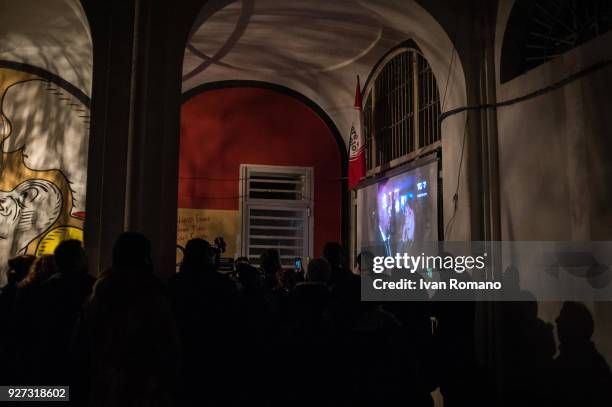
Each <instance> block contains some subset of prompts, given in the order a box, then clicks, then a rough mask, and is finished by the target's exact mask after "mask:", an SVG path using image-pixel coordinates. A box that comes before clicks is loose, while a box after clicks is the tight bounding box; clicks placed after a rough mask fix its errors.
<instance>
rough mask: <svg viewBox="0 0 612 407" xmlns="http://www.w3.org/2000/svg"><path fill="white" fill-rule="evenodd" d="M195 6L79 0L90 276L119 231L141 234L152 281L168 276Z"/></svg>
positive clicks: (191, 2)
mask: <svg viewBox="0 0 612 407" xmlns="http://www.w3.org/2000/svg"><path fill="white" fill-rule="evenodd" d="M204 3H205V2H202V1H197V0H187V1H183V2H182V3H181V7H177V5H176V4H175V3H172V2H150V1H141V0H107V1H104V2H101V1H96V0H83V6H84V8H85V10H86V13H87V15H88V18H89V21H90V25H91V31H92V37H93V44H94V75H93V91H92V118H91V134H90V150H89V164H88V185H87V194H88V195H87V197H88V199H87V220H86V225H85V247H86V250H87V253H88V256H89V261H90V267H91V271H92V272H93V273H94V274H97V273H100V272H101V271H103V270H104V269H106V268H107V267H108V266H109V265H110V261H111V251H112V245H113V243H114V241H115V239H116V237H117V235H118V234H119V233H120V232H122V231H124V230H131V231H138V232H142V233H144V234H145V235H146V236H147V237H148V238H149V239H150V240H151V243H152V245H153V261H154V264H155V269H156V273H157V274H158V275H159V276H160V277H161V278H162V279H165V278H167V277H169V276H170V275H172V274H173V273H174V270H175V268H174V263H175V242H176V212H177V192H178V189H177V185H178V151H179V130H180V101H181V99H180V97H181V71H182V61H183V52H184V49H185V42H186V39H187V34H188V33H189V30H190V28H191V25H192V23H193V19H194V18H195V16H196V15H197V12H198V10H199V9H200V7H202V5H203V4H204Z"/></svg>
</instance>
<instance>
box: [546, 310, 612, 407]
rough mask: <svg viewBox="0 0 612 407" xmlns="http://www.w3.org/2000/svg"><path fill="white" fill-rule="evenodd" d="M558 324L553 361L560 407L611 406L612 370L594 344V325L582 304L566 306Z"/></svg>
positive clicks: (556, 392)
mask: <svg viewBox="0 0 612 407" xmlns="http://www.w3.org/2000/svg"><path fill="white" fill-rule="evenodd" d="M555 322H556V324H557V337H558V339H559V355H558V356H557V357H556V358H555V360H554V365H553V366H554V381H553V383H552V385H553V388H554V389H555V394H554V396H553V398H554V400H555V401H556V405H557V406H568V407H569V406H588V407H590V406H605V405H608V406H609V405H612V394H611V392H612V377H611V374H610V367H609V366H608V363H607V362H606V361H605V359H604V358H603V356H602V355H601V354H600V353H599V352H598V351H597V349H596V348H595V344H594V343H593V342H592V341H591V337H592V336H593V332H594V330H595V324H594V321H593V316H592V315H591V312H590V311H589V309H588V308H587V307H586V306H585V305H584V304H582V303H579V302H573V301H567V302H564V303H563V306H562V308H561V311H560V313H559V316H558V317H557V319H556V320H555Z"/></svg>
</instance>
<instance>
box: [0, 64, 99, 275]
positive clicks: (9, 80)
mask: <svg viewBox="0 0 612 407" xmlns="http://www.w3.org/2000/svg"><path fill="white" fill-rule="evenodd" d="M88 139H89V108H88V106H87V105H86V104H85V103H84V101H83V98H82V97H77V96H75V95H74V94H72V93H71V92H69V91H67V90H66V89H65V87H63V86H60V85H59V84H57V83H55V82H53V81H51V80H49V79H45V78H42V77H39V76H37V75H35V74H32V73H27V72H22V71H19V70H15V69H9V68H0V143H1V144H0V146H1V147H2V148H1V156H0V157H1V158H0V286H2V285H4V284H5V272H6V269H7V267H8V266H7V264H6V263H7V260H8V259H9V258H11V257H14V256H16V255H19V254H35V255H40V254H45V253H52V252H53V250H54V249H55V247H56V246H57V244H58V243H59V242H60V241H61V240H64V239H66V238H76V239H80V240H82V235H83V233H82V227H83V221H84V218H85V188H86V177H87V151H88Z"/></svg>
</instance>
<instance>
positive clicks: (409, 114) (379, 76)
mask: <svg viewBox="0 0 612 407" xmlns="http://www.w3.org/2000/svg"><path fill="white" fill-rule="evenodd" d="M383 62H384V63H383V64H380V67H377V68H375V69H376V70H375V72H374V75H373V76H372V78H371V80H370V82H369V85H368V87H367V88H366V92H365V99H364V100H365V103H364V106H363V110H364V121H363V123H364V136H365V139H366V165H367V169H368V170H371V169H374V168H377V167H380V166H384V165H388V166H392V165H393V164H394V163H399V162H400V161H401V159H402V158H407V157H408V156H409V155H410V154H411V153H413V152H415V151H417V150H419V149H421V148H424V147H427V146H430V145H432V144H434V143H436V142H438V141H439V140H440V125H439V122H438V116H439V114H440V95H439V92H438V85H437V83H436V79H435V77H434V75H433V72H432V70H431V67H430V66H429V63H428V62H427V60H426V59H425V58H424V57H423V56H422V55H421V53H420V52H419V51H418V50H416V49H413V48H402V49H400V50H398V51H397V52H394V53H393V54H391V55H390V56H389V57H387V59H386V61H384V60H383Z"/></svg>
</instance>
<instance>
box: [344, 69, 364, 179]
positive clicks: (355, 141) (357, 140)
mask: <svg viewBox="0 0 612 407" xmlns="http://www.w3.org/2000/svg"><path fill="white" fill-rule="evenodd" d="M354 108H355V113H354V118H353V123H352V125H351V134H350V137H349V177H348V178H349V179H348V187H349V189H353V188H354V187H355V185H357V184H358V183H359V181H360V180H361V179H362V178H364V177H365V175H366V162H365V139H364V137H363V112H362V110H361V89H360V86H359V76H358V77H357V90H356V91H355V105H354Z"/></svg>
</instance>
